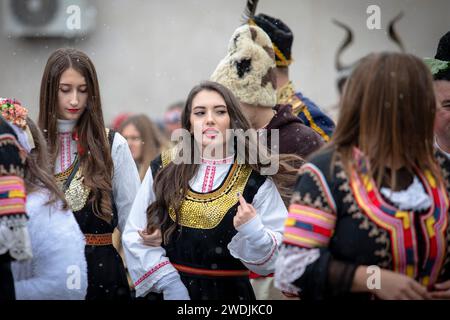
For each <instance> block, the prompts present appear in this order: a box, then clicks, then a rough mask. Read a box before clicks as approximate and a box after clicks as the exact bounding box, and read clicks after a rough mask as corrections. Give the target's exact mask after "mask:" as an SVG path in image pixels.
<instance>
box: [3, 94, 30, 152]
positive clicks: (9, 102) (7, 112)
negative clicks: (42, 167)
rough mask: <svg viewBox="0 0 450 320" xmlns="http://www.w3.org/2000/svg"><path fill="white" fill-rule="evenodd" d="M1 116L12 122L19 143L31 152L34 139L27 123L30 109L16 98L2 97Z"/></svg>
mask: <svg viewBox="0 0 450 320" xmlns="http://www.w3.org/2000/svg"><path fill="white" fill-rule="evenodd" d="M0 112H1V116H2V117H3V118H4V119H5V120H6V121H8V122H9V123H10V124H11V127H12V128H13V129H14V131H15V132H16V134H17V136H18V138H19V143H20V144H21V145H22V147H23V148H24V149H25V150H26V151H27V152H28V153H29V152H30V151H31V150H32V149H34V147H35V145H34V139H33V136H32V134H31V131H30V128H29V127H28V125H27V116H28V109H27V108H25V107H23V106H22V104H21V103H20V102H19V101H18V100H16V99H7V98H0Z"/></svg>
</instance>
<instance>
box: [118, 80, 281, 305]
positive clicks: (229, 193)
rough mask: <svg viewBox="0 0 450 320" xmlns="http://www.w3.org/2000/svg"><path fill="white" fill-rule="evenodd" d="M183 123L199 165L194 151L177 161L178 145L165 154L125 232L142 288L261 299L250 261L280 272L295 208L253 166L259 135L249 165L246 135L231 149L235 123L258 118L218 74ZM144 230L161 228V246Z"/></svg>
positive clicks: (197, 90)
mask: <svg viewBox="0 0 450 320" xmlns="http://www.w3.org/2000/svg"><path fill="white" fill-rule="evenodd" d="M182 126H183V129H185V130H186V131H187V132H189V134H188V138H187V139H183V142H182V143H181V146H182V147H183V152H186V150H189V151H192V154H195V150H198V151H199V153H200V161H199V162H200V164H195V161H194V160H195V159H194V158H193V157H187V158H186V159H187V161H184V162H181V163H179V162H178V163H177V162H176V161H174V153H173V152H163V153H162V155H161V156H159V157H157V158H156V159H155V160H154V161H153V162H152V164H151V166H150V169H149V170H148V172H147V174H146V176H145V178H144V181H143V183H142V186H141V188H140V189H139V192H138V194H137V196H136V200H135V202H134V204H133V208H132V210H131V213H130V217H129V219H128V222H127V225H126V227H125V232H124V234H123V236H122V239H123V240H122V241H123V244H124V248H125V255H126V257H127V263H128V269H129V271H130V274H131V277H132V278H133V281H134V283H135V288H136V294H137V296H146V295H147V294H148V293H149V292H158V293H163V296H164V299H189V298H191V299H194V300H199V299H236V300H237V299H250V300H251V299H254V298H255V296H254V293H253V290H252V287H251V285H250V281H249V278H248V274H249V269H250V270H253V271H255V272H258V273H259V274H269V273H271V272H273V263H274V259H275V257H276V256H277V252H278V246H279V243H280V237H281V232H282V226H283V222H284V219H285V217H286V214H287V210H286V207H285V205H284V203H283V200H282V198H281V196H280V194H279V192H278V191H277V188H276V186H275V184H274V182H273V181H272V179H271V178H268V177H266V176H263V175H261V174H260V172H259V171H260V170H261V166H260V164H259V163H258V164H256V165H253V164H252V165H250V164H249V163H250V162H253V161H250V160H249V159H250V157H252V155H249V154H250V153H249V150H250V148H251V144H252V143H253V141H254V140H252V139H250V142H247V143H245V153H246V156H245V157H244V155H242V157H241V159H245V161H242V162H241V163H242V164H240V163H239V161H237V159H239V158H240V156H241V154H240V152H242V150H241V149H240V148H239V143H240V142H241V143H242V141H240V140H239V138H237V137H235V138H236V139H235V140H237V145H238V147H237V148H231V147H230V145H232V143H231V141H232V139H234V138H233V136H232V135H231V136H227V133H226V131H227V129H243V130H244V131H246V130H248V129H250V125H249V123H248V121H247V120H246V118H245V117H244V116H243V114H242V112H241V111H240V108H239V104H238V102H237V100H236V98H235V97H234V96H233V95H232V93H231V92H230V91H229V90H228V89H226V88H225V87H223V86H222V85H220V84H218V83H215V82H204V83H202V84H200V85H198V86H195V87H194V88H193V89H192V90H191V92H190V94H189V96H188V98H187V102H186V107H185V109H184V111H183V114H182ZM196 132H197V133H199V134H194V133H196ZM186 142H187V145H186ZM213 145H214V146H216V147H218V149H223V151H224V152H223V153H224V156H225V158H223V157H220V156H217V155H216V156H215V157H214V158H207V156H206V155H205V150H206V149H207V148H209V147H211V146H213ZM196 148H197V149H196ZM211 156H212V155H211ZM211 156H209V157H211ZM253 156H254V155H253ZM197 163H198V162H197ZM141 229H147V231H148V233H152V232H154V230H158V229H161V232H162V237H163V244H162V246H155V247H149V246H146V245H145V244H143V243H142V241H140V240H139V239H140V236H139V230H141ZM155 232H156V231H155Z"/></svg>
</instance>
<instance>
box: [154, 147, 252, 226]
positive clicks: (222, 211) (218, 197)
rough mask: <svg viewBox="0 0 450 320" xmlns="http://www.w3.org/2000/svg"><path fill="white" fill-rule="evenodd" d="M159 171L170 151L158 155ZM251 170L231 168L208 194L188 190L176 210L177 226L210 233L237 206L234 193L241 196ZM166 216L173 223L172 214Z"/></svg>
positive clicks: (173, 215)
mask: <svg viewBox="0 0 450 320" xmlns="http://www.w3.org/2000/svg"><path fill="white" fill-rule="evenodd" d="M161 159H162V163H163V167H165V166H166V165H167V164H169V163H170V161H171V151H170V150H169V151H167V152H164V153H163V154H162V155H161ZM251 173H252V169H251V167H250V166H248V165H238V164H236V163H234V164H232V166H231V168H230V171H229V172H228V175H227V177H226V178H225V180H224V181H223V183H222V185H221V186H220V187H219V188H217V189H216V190H214V191H212V192H209V193H198V192H195V191H193V190H191V189H189V190H188V192H187V194H186V197H185V199H184V200H183V203H182V204H181V207H180V213H179V215H180V221H179V224H180V225H182V226H184V227H189V228H195V229H213V228H215V227H217V226H218V225H219V224H220V222H221V221H222V220H223V218H224V217H225V215H226V214H227V213H228V212H229V210H230V209H231V208H232V207H233V206H234V205H236V204H237V203H238V198H237V193H238V192H239V193H241V194H242V193H243V192H244V189H245V186H246V185H247V182H248V179H249V178H250V175H251ZM169 216H170V218H171V219H172V221H174V222H175V220H176V215H175V211H174V210H173V209H172V208H170V209H169Z"/></svg>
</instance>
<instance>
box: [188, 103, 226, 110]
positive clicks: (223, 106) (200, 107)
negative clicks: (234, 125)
mask: <svg viewBox="0 0 450 320" xmlns="http://www.w3.org/2000/svg"><path fill="white" fill-rule="evenodd" d="M216 108H227V106H225V105H223V104H219V105H217V106H214V109H216ZM195 109H202V110H203V109H206V107H204V106H195V107H193V108H192V110H195Z"/></svg>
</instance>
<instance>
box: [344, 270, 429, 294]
mask: <svg viewBox="0 0 450 320" xmlns="http://www.w3.org/2000/svg"><path fill="white" fill-rule="evenodd" d="M367 279H368V273H367V266H360V267H358V269H357V270H356V273H355V278H354V280H353V287H352V289H353V290H352V291H353V292H369V293H372V294H375V295H376V296H377V297H378V298H379V299H383V300H424V299H431V295H430V293H429V292H428V291H427V288H426V287H425V286H423V285H421V284H420V283H418V282H417V281H415V280H414V279H412V278H410V277H408V276H406V275H404V274H400V273H397V272H393V271H390V270H386V269H381V272H380V288H376V289H369V286H368V285H367Z"/></svg>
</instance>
